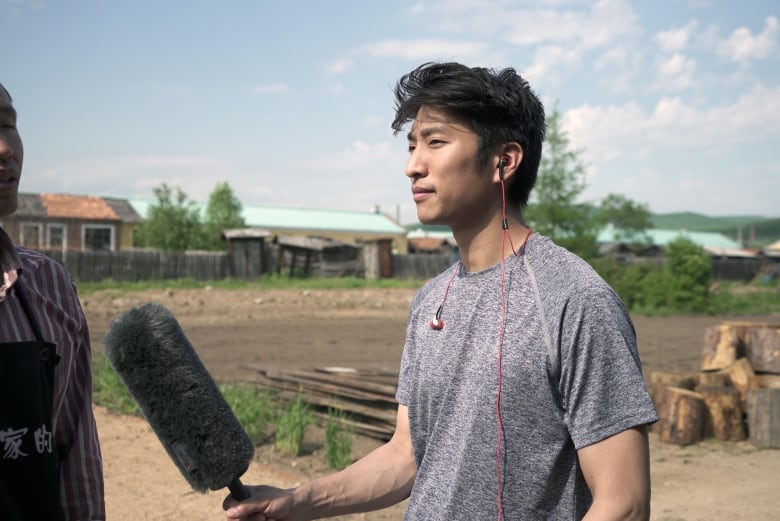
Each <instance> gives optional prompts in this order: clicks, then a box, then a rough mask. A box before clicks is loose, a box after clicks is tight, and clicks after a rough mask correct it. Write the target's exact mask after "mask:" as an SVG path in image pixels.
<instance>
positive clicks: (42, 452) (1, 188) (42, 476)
mask: <svg viewBox="0 0 780 521" xmlns="http://www.w3.org/2000/svg"><path fill="white" fill-rule="evenodd" d="M22 158H23V148H22V140H21V138H20V137H19V132H18V130H17V128H16V111H15V110H14V107H13V104H12V100H11V95H10V94H9V93H8V91H7V90H6V89H5V88H4V87H3V85H0V218H3V217H6V216H8V215H11V214H12V213H14V212H15V211H16V208H17V205H18V188H19V179H20V177H21V172H22ZM0 267H1V268H2V269H1V270H0V271H2V277H3V279H2V281H0V396H2V397H0V449H2V450H1V451H0V519H2V520H3V521H39V520H47V521H58V520H64V521H71V520H74V521H75V520H79V521H96V520H104V519H105V517H106V515H105V505H104V497H103V469H102V460H101V455H100V445H99V443H98V437H97V431H96V427H95V419H94V416H93V414H92V373H91V366H90V364H91V348H90V341H89V332H88V330H87V323H86V320H85V318H84V313H83V311H82V309H81V305H80V303H79V300H78V296H77V294H76V289H75V286H74V284H73V280H72V278H71V277H70V275H69V274H68V273H67V272H66V271H65V269H64V268H63V267H62V266H61V265H60V264H57V263H56V262H54V261H53V260H52V259H50V258H49V257H47V256H45V255H43V254H42V253H39V252H36V251H32V250H28V249H25V248H20V247H16V246H14V244H13V242H12V241H11V238H10V237H9V236H8V234H7V233H6V232H5V230H4V229H3V228H1V227H0Z"/></svg>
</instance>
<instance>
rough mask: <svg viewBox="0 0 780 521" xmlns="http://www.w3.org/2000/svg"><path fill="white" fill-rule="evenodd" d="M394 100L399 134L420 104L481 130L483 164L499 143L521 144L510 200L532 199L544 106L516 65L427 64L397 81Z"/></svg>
mask: <svg viewBox="0 0 780 521" xmlns="http://www.w3.org/2000/svg"><path fill="white" fill-rule="evenodd" d="M395 99H396V106H395V119H394V120H393V123H392V125H391V127H392V129H393V130H394V131H395V133H396V134H397V133H398V132H400V131H401V129H402V128H403V127H404V125H406V124H407V123H408V122H410V121H412V120H414V118H415V117H416V116H417V112H418V111H419V110H420V108H421V107H423V106H425V107H429V108H431V109H434V110H437V111H441V112H443V113H445V114H447V115H448V116H450V117H452V118H454V119H455V120H456V121H458V122H459V123H461V124H464V125H466V126H468V127H469V128H470V129H471V130H472V131H474V133H475V134H477V136H478V138H479V149H478V152H477V160H478V161H479V162H480V164H484V163H485V162H486V161H487V160H488V156H489V155H490V153H491V151H493V150H495V149H496V148H497V147H500V146H501V145H503V144H505V143H510V142H517V143H519V144H520V146H521V147H523V160H522V162H521V163H520V166H519V167H518V170H517V171H516V172H515V175H514V177H513V180H512V182H510V183H509V186H508V189H507V200H508V202H509V203H510V204H512V205H517V206H519V207H521V208H522V207H524V206H526V205H527V204H528V197H529V194H530V193H531V189H532V188H533V186H534V183H535V182H536V175H537V171H538V169H539V162H540V161H541V157H542V142H543V141H544V134H545V131H546V126H545V119H544V106H543V105H542V102H541V101H539V98H538V97H537V96H536V94H534V92H533V91H532V90H531V87H530V86H529V85H528V82H527V81H526V80H525V79H523V78H522V77H521V76H520V75H519V74H517V73H516V72H515V70H514V69H512V68H506V69H502V70H500V71H495V70H493V69H487V68H482V67H473V68H472V67H467V66H465V65H461V64H459V63H424V64H423V65H420V66H419V67H417V68H416V69H414V70H413V71H412V72H410V73H408V74H405V75H404V76H402V77H401V79H400V80H398V83H397V84H396V87H395Z"/></svg>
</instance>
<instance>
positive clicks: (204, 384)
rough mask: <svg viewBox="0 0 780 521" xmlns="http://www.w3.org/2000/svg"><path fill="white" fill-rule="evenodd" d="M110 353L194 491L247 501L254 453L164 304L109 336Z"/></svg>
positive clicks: (126, 319)
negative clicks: (244, 479) (225, 492)
mask: <svg viewBox="0 0 780 521" xmlns="http://www.w3.org/2000/svg"><path fill="white" fill-rule="evenodd" d="M104 347H105V353H106V357H107V358H108V361H109V363H110V364H111V366H112V367H113V368H114V370H115V371H116V372H117V373H118V374H119V377H120V378H121V379H122V381H123V383H124V384H125V387H127V390H128V391H129V392H130V394H131V395H132V396H133V398H134V399H135V401H136V402H137V403H138V406H139V407H140V409H141V412H142V413H143V415H144V417H145V418H146V420H147V421H148V422H149V424H150V425H151V426H152V429H154V432H155V433H156V434H157V437H158V438H159V439H160V441H161V442H162V444H163V446H164V447H165V450H166V451H168V454H169V455H170V456H171V459H173V461H174V462H175V463H176V465H177V466H178V467H179V470H180V471H181V473H182V475H183V476H184V477H185V479H186V480H187V481H188V482H189V484H190V485H191V486H192V488H193V489H195V490H197V491H199V492H205V491H206V490H207V489H211V490H218V489H221V488H224V487H228V488H229V489H230V492H231V494H232V495H233V497H234V498H236V499H239V500H241V499H245V498H246V497H248V496H249V493H248V491H247V490H246V488H245V487H244V486H243V485H242V484H241V481H240V479H239V478H240V477H241V475H242V474H244V472H246V470H247V468H249V462H250V461H251V460H252V456H253V455H254V445H253V444H252V440H251V439H250V438H249V436H248V435H247V434H246V431H244V428H243V427H242V426H241V424H240V423H239V421H238V419H237V418H236V416H235V414H233V411H232V410H231V408H230V406H229V405H228V404H227V402H226V401H225V399H224V397H223V396H222V393H221V392H220V391H219V388H218V387H217V385H216V383H215V382H214V380H213V379H212V378H211V375H209V373H208V371H207V370H206V368H205V367H204V365H203V363H202V362H201V360H200V358H198V355H197V354H196V353H195V350H194V349H193V347H192V345H191V344H190V342H189V341H188V340H187V337H186V336H185V335H184V332H183V331H182V329H181V327H180V326H179V323H178V322H177V321H176V318H174V316H173V315H172V314H171V312H170V311H169V310H168V309H167V308H166V307H165V306H163V305H162V304H157V303H148V304H144V305H142V306H139V307H135V308H131V309H130V310H128V311H126V312H125V313H123V314H122V315H120V316H119V318H117V319H116V321H114V323H113V324H112V325H111V327H110V328H109V330H108V333H106V337H105V342H104Z"/></svg>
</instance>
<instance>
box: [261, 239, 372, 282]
mask: <svg viewBox="0 0 780 521" xmlns="http://www.w3.org/2000/svg"><path fill="white" fill-rule="evenodd" d="M274 242H275V243H276V245H277V246H278V252H277V255H276V272H277V273H279V274H281V273H282V272H283V271H284V270H287V271H288V274H289V276H290V277H293V276H295V275H296V274H300V275H302V276H304V277H310V276H312V275H314V274H316V275H317V276H319V277H343V276H356V277H359V276H363V272H364V267H363V261H362V258H361V257H362V256H361V252H362V248H361V247H360V246H358V245H355V244H349V243H346V242H340V241H336V240H333V239H326V238H322V237H298V236H282V235H280V236H277V238H276V240H275V241H274Z"/></svg>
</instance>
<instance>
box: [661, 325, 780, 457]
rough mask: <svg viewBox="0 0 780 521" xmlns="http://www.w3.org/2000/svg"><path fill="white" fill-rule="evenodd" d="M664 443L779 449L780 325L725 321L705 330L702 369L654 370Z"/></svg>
mask: <svg viewBox="0 0 780 521" xmlns="http://www.w3.org/2000/svg"><path fill="white" fill-rule="evenodd" d="M650 386H651V393H652V395H653V401H654V402H655V405H656V409H657V410H658V417H659V421H658V423H657V424H656V425H655V426H654V428H655V429H657V430H658V434H659V437H660V439H661V441H663V442H666V443H674V444H678V445H685V444H689V443H696V442H698V441H701V440H702V439H703V438H708V437H714V438H717V439H721V440H728V441H742V440H745V439H749V440H750V442H751V443H753V444H754V445H756V446H759V447H767V448H780V325H778V324H767V323H755V322H723V323H721V324H720V325H717V326H713V327H709V328H707V329H706V330H705V333H704V341H703V346H702V352H701V371H699V372H697V373H665V372H654V373H652V374H651V375H650Z"/></svg>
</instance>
